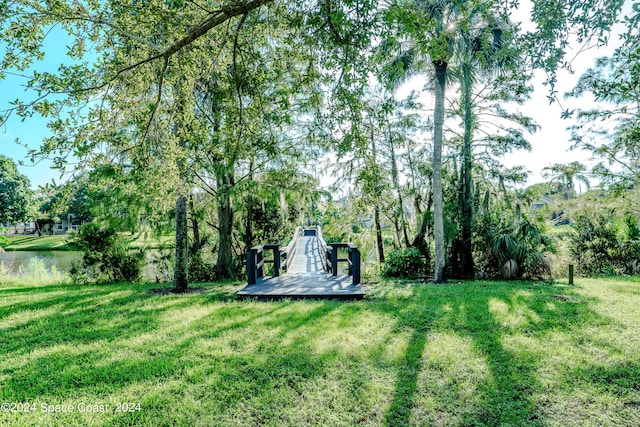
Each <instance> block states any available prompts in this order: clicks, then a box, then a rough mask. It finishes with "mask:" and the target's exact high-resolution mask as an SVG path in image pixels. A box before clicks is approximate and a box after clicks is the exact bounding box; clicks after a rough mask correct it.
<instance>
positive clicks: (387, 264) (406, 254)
mask: <svg viewBox="0 0 640 427" xmlns="http://www.w3.org/2000/svg"><path fill="white" fill-rule="evenodd" d="M426 266H427V264H426V261H425V259H424V257H423V256H422V254H421V253H420V251H419V250H418V248H414V247H409V248H403V249H396V250H394V251H391V252H390V253H389V255H388V256H387V257H386V258H385V261H384V265H383V267H382V276H383V277H406V278H413V277H419V276H423V275H424V274H425V270H426Z"/></svg>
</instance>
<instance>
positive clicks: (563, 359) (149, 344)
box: [0, 279, 640, 426]
mask: <svg viewBox="0 0 640 427" xmlns="http://www.w3.org/2000/svg"><path fill="white" fill-rule="evenodd" d="M0 280H1V279H0ZM577 283H578V284H577V286H575V287H569V286H566V285H563V284H542V283H538V284H531V283H528V282H519V283H503V282H497V283H494V282H471V283H464V284H460V283H451V284H448V285H440V286H436V285H429V284H426V285H425V284H417V283H381V284H376V285H372V286H369V287H367V290H368V292H369V293H370V295H369V297H368V298H367V299H365V300H363V301H358V302H338V301H289V300H284V301H278V302H258V301H237V300H235V296H234V292H235V291H236V290H238V289H239V286H236V285H234V284H224V285H207V289H206V291H205V292H203V293H199V294H196V293H194V294H188V295H166V296H161V295H157V294H154V293H151V292H149V289H151V288H152V287H157V286H158V285H130V284H123V285H110V286H84V287H74V286H60V285H55V286H52V285H42V286H35V285H17V284H4V285H3V284H0V348H1V349H2V355H3V357H2V358H0V402H8V403H10V402H16V403H17V402H27V403H31V404H34V405H35V408H34V407H30V409H35V411H34V412H28V413H27V412H21V413H11V412H2V413H0V425H11V426H26V425H33V426H49V425H50V426H59V425H65V426H97V425H109V426H126V425H147V426H177V425H179V426H236V425H238V426H245V425H246V426H263V425H266V426H281V425H285V426H287V425H289V426H304V425H308V426H311V425H318V426H357V425H363V426H377V425H393V426H404V425H415V426H430V425H447V426H449V425H459V426H474V425H477V426H485V425H490V426H498V425H500V426H508V425H514V426H515V425H521V426H543V425H544V426H603V425H609V426H612V425H615V426H637V425H640V356H639V355H640V280H609V279H602V280H586V279H579V280H578V281H577ZM122 403H132V404H133V406H132V408H133V412H116V410H117V409H121V410H122V409H130V408H131V407H130V406H126V405H122ZM138 404H139V407H138V406H137V405H138ZM54 405H69V407H70V408H71V409H73V412H71V413H64V412H57V413H47V412H42V411H43V409H44V410H52V411H56V410H62V409H69V408H66V407H63V406H58V407H55V406H54ZM87 405H89V408H90V409H98V410H100V409H104V410H106V413H93V412H80V411H81V410H86V408H87ZM91 405H97V406H95V407H94V406H91ZM100 405H102V406H100ZM118 405H120V406H118ZM16 408H19V406H17V405H16ZM138 409H139V410H138Z"/></svg>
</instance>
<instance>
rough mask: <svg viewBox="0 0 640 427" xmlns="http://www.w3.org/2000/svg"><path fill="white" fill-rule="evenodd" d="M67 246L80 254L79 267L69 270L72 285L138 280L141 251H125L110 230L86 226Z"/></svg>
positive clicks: (95, 225) (142, 252)
mask: <svg viewBox="0 0 640 427" xmlns="http://www.w3.org/2000/svg"><path fill="white" fill-rule="evenodd" d="M69 245H70V246H71V247H72V248H74V249H76V250H80V251H82V252H84V254H83V256H82V263H81V264H79V265H74V266H72V268H71V271H70V273H71V276H72V279H73V280H74V282H76V283H90V282H123V281H124V282H136V281H138V280H139V279H140V274H141V272H142V262H143V260H144V251H143V250H141V249H137V250H132V249H129V248H128V247H127V246H126V245H125V244H124V242H123V241H122V240H121V239H120V238H119V236H118V233H117V232H116V231H115V230H114V229H113V228H111V227H101V226H99V225H98V224H94V223H90V224H85V225H83V226H82V227H80V230H79V231H78V233H77V234H75V235H74V236H73V237H72V238H71V239H70V240H69Z"/></svg>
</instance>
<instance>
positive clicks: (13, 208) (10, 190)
mask: <svg viewBox="0 0 640 427" xmlns="http://www.w3.org/2000/svg"><path fill="white" fill-rule="evenodd" d="M30 186H31V184H30V182H29V179H28V178H27V177H26V176H24V175H22V174H21V173H20V172H19V171H18V167H17V166H16V164H15V163H14V162H13V160H11V159H10V158H8V157H6V156H3V155H0V224H6V223H16V222H20V221H26V220H28V219H29V215H30V214H31V210H30V209H31V202H32V199H33V192H32V191H31V188H30Z"/></svg>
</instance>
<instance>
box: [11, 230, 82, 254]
mask: <svg viewBox="0 0 640 427" xmlns="http://www.w3.org/2000/svg"><path fill="white" fill-rule="evenodd" d="M7 238H8V239H9V240H11V243H10V244H9V245H6V246H3V247H4V249H5V250H7V251H66V250H69V248H68V247H67V243H66V242H65V239H66V238H67V236H66V235H64V234H59V235H56V234H54V235H53V236H37V235H34V234H29V235H27V236H8V237H7Z"/></svg>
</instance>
